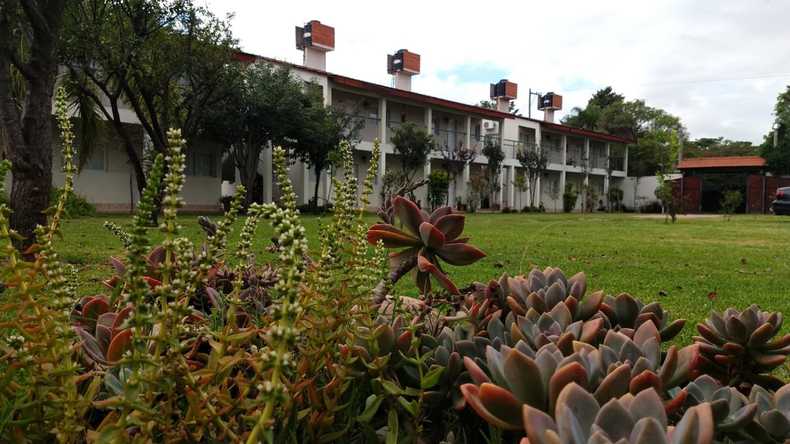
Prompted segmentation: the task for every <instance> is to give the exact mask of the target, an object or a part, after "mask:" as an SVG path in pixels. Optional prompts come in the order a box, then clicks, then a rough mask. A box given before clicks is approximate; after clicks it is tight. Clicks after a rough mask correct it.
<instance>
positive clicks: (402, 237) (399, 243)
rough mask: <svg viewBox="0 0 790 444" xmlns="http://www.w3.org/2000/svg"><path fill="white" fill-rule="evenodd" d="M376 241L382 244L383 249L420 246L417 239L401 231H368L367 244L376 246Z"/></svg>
mask: <svg viewBox="0 0 790 444" xmlns="http://www.w3.org/2000/svg"><path fill="white" fill-rule="evenodd" d="M378 241H381V242H382V243H383V244H384V248H400V247H414V246H417V245H420V244H421V242H420V240H419V239H417V238H416V237H413V236H410V235H408V234H406V233H404V232H402V231H399V232H395V231H382V230H368V243H369V244H371V245H376V243H378Z"/></svg>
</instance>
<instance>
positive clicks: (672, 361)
mask: <svg viewBox="0 0 790 444" xmlns="http://www.w3.org/2000/svg"><path fill="white" fill-rule="evenodd" d="M573 348H574V352H573V353H572V354H570V355H569V356H564V355H563V353H562V352H561V351H560V349H559V348H558V347H557V346H556V345H555V344H554V343H549V344H547V345H544V346H543V347H541V348H540V349H539V350H538V351H537V352H535V351H533V349H532V348H531V347H530V346H529V345H527V344H526V343H525V342H524V341H519V342H518V343H517V344H516V346H515V347H513V348H510V347H508V346H506V345H502V346H501V348H500V350H499V351H497V350H496V349H495V348H494V347H490V346H489V347H487V348H486V352H485V358H486V359H485V361H483V360H482V359H472V358H469V357H464V366H465V367H466V369H467V370H468V372H469V375H470V376H471V379H472V380H473V381H474V384H465V385H462V386H461V391H462V393H463V395H464V397H465V398H466V401H467V403H468V404H469V405H470V406H471V407H472V408H473V409H474V410H475V411H476V412H477V413H478V415H480V416H481V417H482V418H483V419H485V420H486V421H488V422H489V423H491V424H492V425H495V426H497V427H500V428H504V429H508V430H518V429H520V428H522V426H523V425H522V423H521V415H520V411H521V406H522V404H528V405H530V406H532V407H534V408H537V409H540V410H543V411H546V412H553V411H554V406H555V403H556V399H557V396H558V395H559V393H560V391H561V390H562V388H563V387H565V386H566V385H567V384H569V383H571V382H575V383H577V384H580V385H581V386H582V387H585V388H586V389H587V390H589V391H590V392H591V393H592V395H593V396H594V397H595V398H596V399H597V400H598V401H599V402H601V403H605V402H607V401H608V400H609V399H611V398H613V397H618V396H622V395H624V394H626V393H632V394H636V393H639V392H641V391H643V390H647V389H651V388H652V389H655V390H656V391H657V392H659V393H662V394H665V395H666V397H667V398H669V399H668V401H667V403H666V408H667V410H669V411H675V410H677V409H678V408H679V407H680V405H682V403H683V401H684V398H685V395H686V393H685V392H683V391H682V390H681V391H675V393H673V396H670V395H669V389H671V388H675V387H679V386H681V385H682V384H684V383H685V382H686V381H688V380H689V379H691V378H692V377H694V376H696V367H697V365H698V363H699V354H698V350H697V347H696V346H689V347H685V348H683V349H681V350H678V349H677V348H676V347H674V346H672V347H670V348H669V349H668V350H667V352H666V355H665V356H663V358H662V353H661V344H660V334H659V332H658V330H657V329H656V327H655V325H653V323H652V322H647V323H644V324H642V325H641V326H640V327H639V329H638V330H637V331H636V333H635V334H634V338H633V339H631V338H629V337H627V336H625V335H624V334H622V333H619V332H615V331H613V330H610V331H609V332H608V333H607V336H606V338H605V339H604V341H603V344H601V345H600V346H599V347H597V348H596V347H593V346H592V345H589V344H585V343H582V342H574V343H573Z"/></svg>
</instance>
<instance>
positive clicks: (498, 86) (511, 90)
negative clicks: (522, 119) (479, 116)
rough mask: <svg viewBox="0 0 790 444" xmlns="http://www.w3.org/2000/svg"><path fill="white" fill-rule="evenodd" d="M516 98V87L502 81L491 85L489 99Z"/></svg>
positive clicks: (506, 81) (513, 84) (505, 80)
mask: <svg viewBox="0 0 790 444" xmlns="http://www.w3.org/2000/svg"><path fill="white" fill-rule="evenodd" d="M516 97H518V85H517V84H515V83H513V82H510V81H508V80H507V79H502V80H500V81H499V82H497V83H492V84H491V98H492V99H510V100H512V99H515V98H516Z"/></svg>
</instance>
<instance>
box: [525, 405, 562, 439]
mask: <svg viewBox="0 0 790 444" xmlns="http://www.w3.org/2000/svg"><path fill="white" fill-rule="evenodd" d="M522 416H523V418H522V421H524V429H525V430H526V432H527V438H528V439H529V441H528V442H529V444H554V443H556V441H554V440H551V439H550V438H549V436H548V435H549V432H554V433H557V425H556V424H555V423H554V420H553V419H551V416H549V415H547V414H545V413H544V412H542V411H540V410H538V409H536V408H534V407H530V406H528V405H525V406H524V408H523V410H522ZM522 444H523V441H522Z"/></svg>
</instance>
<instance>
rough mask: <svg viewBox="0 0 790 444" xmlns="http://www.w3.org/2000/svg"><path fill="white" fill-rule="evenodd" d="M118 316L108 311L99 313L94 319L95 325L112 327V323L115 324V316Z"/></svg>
mask: <svg viewBox="0 0 790 444" xmlns="http://www.w3.org/2000/svg"><path fill="white" fill-rule="evenodd" d="M117 317H118V313H114V312H111V311H108V312H107V313H102V314H100V315H99V318H98V319H96V325H103V326H105V327H107V328H112V326H113V324H115V318H117Z"/></svg>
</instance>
